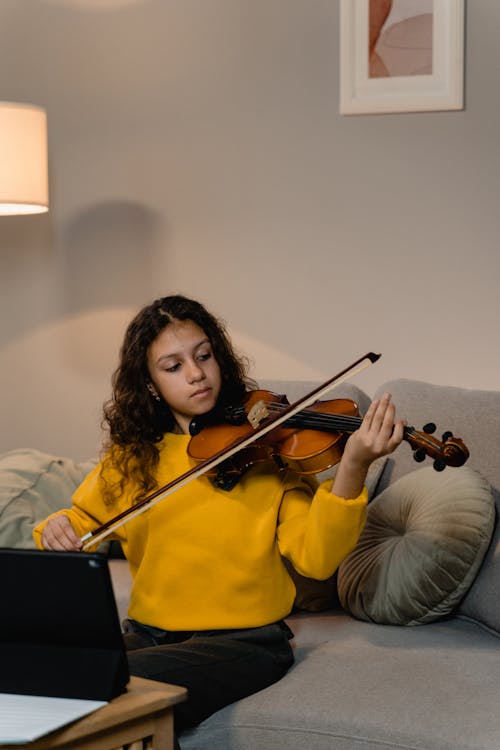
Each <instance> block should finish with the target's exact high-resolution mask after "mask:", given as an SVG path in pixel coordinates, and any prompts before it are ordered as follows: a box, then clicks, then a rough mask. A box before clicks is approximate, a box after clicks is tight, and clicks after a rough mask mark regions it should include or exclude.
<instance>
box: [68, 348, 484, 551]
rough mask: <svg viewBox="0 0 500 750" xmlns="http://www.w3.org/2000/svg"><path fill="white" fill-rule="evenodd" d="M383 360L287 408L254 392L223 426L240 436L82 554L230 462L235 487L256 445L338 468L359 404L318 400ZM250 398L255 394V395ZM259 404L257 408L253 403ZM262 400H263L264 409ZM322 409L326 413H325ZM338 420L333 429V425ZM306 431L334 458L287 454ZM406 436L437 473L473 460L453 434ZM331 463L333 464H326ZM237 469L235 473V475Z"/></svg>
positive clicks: (107, 527)
mask: <svg viewBox="0 0 500 750" xmlns="http://www.w3.org/2000/svg"><path fill="white" fill-rule="evenodd" d="M380 356H381V355H380V354H374V353H373V352H368V353H367V354H365V355H364V356H363V357H360V358H359V359H357V360H356V361H355V362H353V363H352V364H351V365H349V366H348V367H346V368H344V369H343V370H341V371H340V372H339V373H337V375H334V376H333V377H331V378H330V379H329V380H327V381H326V382H324V383H322V384H321V385H319V386H318V387H317V388H314V389H313V390H312V391H310V392H309V393H307V394H306V395H305V396H303V397H302V398H300V399H298V400H297V401H296V402H295V403H293V404H290V405H287V403H286V398H285V397H278V400H277V401H276V395H275V394H270V396H269V398H267V396H266V399H262V398H260V397H259V398H257V395H259V396H260V395H262V392H256V391H253V392H251V393H250V396H249V398H248V401H247V402H246V403H245V404H244V405H243V408H242V407H241V405H239V406H238V407H237V408H236V409H235V410H233V413H232V415H230V421H232V422H234V421H236V422H241V424H236V425H235V424H229V425H224V427H225V429H228V428H233V427H235V428H237V429H239V430H240V431H239V432H238V433H234V432H231V433H230V434H228V433H227V432H225V431H224V432H218V433H217V435H216V441H215V444H212V445H211V448H210V450H209V451H208V452H209V456H208V458H205V459H204V458H203V457H202V458H201V459H197V460H200V463H199V464H198V465H197V466H195V467H193V468H192V469H189V470H188V471H186V472H185V473H184V474H181V475H180V476H179V477H177V478H176V479H174V480H173V481H171V482H169V483H168V484H166V485H164V486H163V487H159V488H158V489H157V490H155V491H154V492H152V493H151V494H149V495H147V496H146V497H144V498H142V499H141V500H139V501H138V502H137V503H135V504H134V505H132V506H131V507H129V508H127V509H125V510H124V511H122V512H121V513H118V514H117V515H116V516H114V517H113V518H111V519H110V520H109V521H106V522H105V523H103V524H102V525H101V526H98V527H97V528H96V529H94V530H93V531H89V532H88V533H87V534H84V536H82V537H81V540H80V541H81V542H82V543H83V546H82V549H83V550H86V549H88V548H89V547H91V546H94V545H96V544H97V543H98V542H100V541H102V540H103V539H104V538H105V537H107V536H108V535H109V534H111V533H112V532H113V531H115V530H116V529H118V528H119V527H120V526H123V524H125V523H127V522H128V521H130V520H132V519H133V518H135V517H136V516H138V515H140V514H141V513H144V511H146V510H148V509H149V508H151V507H152V506H153V505H155V504H156V503H158V502H160V501H161V500H163V499H164V498H165V497H167V496H168V495H170V494H172V492H175V491H176V490H178V489H180V488H181V487H183V486H184V485H186V484H187V483H188V482H192V481H193V480H194V479H197V478H198V477H201V476H203V475H205V474H206V475H207V476H214V471H215V477H216V478H217V475H218V473H219V469H218V467H219V466H220V465H221V464H223V463H224V462H226V469H225V471H224V472H223V473H222V474H221V475H220V477H222V479H221V482H222V485H221V486H223V487H224V488H226V489H230V488H231V486H234V484H233V482H234V480H235V479H236V481H238V480H239V476H241V467H242V466H243V469H244V470H245V469H246V468H247V467H249V466H250V465H251V461H250V458H252V460H253V461H255V460H256V458H255V455H256V454H255V453H254V454H253V456H252V454H251V452H250V453H249V452H246V451H247V449H249V448H252V449H253V448H254V446H255V450H256V451H258V453H259V456H260V460H269V459H270V458H272V459H273V460H275V461H277V462H278V463H279V464H280V465H285V463H286V461H290V462H291V461H292V460H293V461H295V462H298V463H295V467H296V468H297V469H298V470H299V471H303V468H300V467H305V468H306V470H307V471H308V472H309V473H311V472H313V473H315V472H319V471H320V470H321V469H320V468H319V467H320V466H323V467H324V468H328V465H330V466H331V465H334V463H336V462H337V461H338V460H339V459H340V456H341V452H342V448H343V444H344V442H345V440H346V439H347V435H348V433H349V432H352V431H354V430H356V429H358V427H359V426H360V424H361V421H362V419H361V417H360V416H359V413H358V411H359V410H358V407H357V405H355V406H353V402H351V401H349V400H348V399H340V402H341V403H340V404H339V400H337V401H336V402H335V401H334V402H332V403H334V404H335V403H336V407H334V409H335V408H336V409H340V411H342V408H344V411H346V412H347V413H344V414H342V413H340V414H339V413H338V412H337V411H335V410H334V411H333V413H330V412H329V408H330V407H325V406H324V404H325V403H330V402H321V401H320V399H321V397H322V396H324V395H325V394H326V393H327V392H329V391H330V390H332V389H333V388H335V387H337V386H338V385H340V384H341V383H343V382H345V381H346V380H348V379H349V378H350V377H352V376H353V375H354V374H356V373H358V372H361V370H364V369H365V368H366V367H369V366H370V365H372V364H373V363H375V362H377V361H378V359H380ZM252 393H253V394H254V395H253V396H252ZM280 399H281V400H280ZM255 400H256V403H252V402H253V401H255ZM266 400H267V401H268V404H267V406H266V404H265V401H266ZM262 401H264V404H263V403H262ZM309 407H311V408H309ZM324 409H325V411H323V410H324ZM272 411H274V414H271V412H272ZM243 415H244V416H243ZM318 420H320V421H321V422H322V424H321V427H318V425H319V421H318ZM324 420H328V429H327V430H325V421H324ZM313 421H314V422H315V424H314V426H313V424H312V423H313ZM334 421H335V427H334V426H333V422H334ZM285 422H287V423H288V425H287V426H286V427H283V428H281V430H278V428H280V427H281V425H283V424H284V423H285ZM306 422H307V424H306ZM243 423H245V424H244V427H243V430H241V428H242V426H243ZM246 423H248V425H249V426H247V424H246ZM304 425H305V426H304ZM192 428H193V432H194V433H196V434H195V435H192V439H191V441H190V444H189V445H190V450H191V451H193V452H196V453H198V452H199V451H198V449H197V448H196V446H197V445H198V446H199V445H200V441H201V444H202V445H203V448H204V450H205V449H206V448H207V445H208V443H207V441H206V437H207V435H208V432H207V431H206V430H208V426H207V428H206V430H201V431H200V430H199V425H198V426H197V425H196V423H195V424H193V425H192ZM290 429H291V430H292V433H287V431H288V430H290ZM276 430H278V432H276ZM273 431H275V435H278V436H280V437H281V436H283V433H285V434H286V437H287V439H288V441H287V440H281V441H276V443H282V452H281V454H280V455H278V451H277V449H276V447H275V440H273V439H272V438H271V437H270V438H267V436H268V435H269V434H270V433H271V432H273ZM302 431H303V432H305V433H306V434H307V435H308V436H309V437H310V439H311V441H312V442H313V441H314V440H315V439H316V438H313V437H312V435H311V433H312V434H314V435H315V434H316V433H318V434H320V433H323V434H324V433H325V432H327V433H328V440H329V441H332V446H329V448H330V454H328V452H327V451H322V450H320V451H318V453H319V454H320V455H321V454H323V455H321V460H320V461H319V462H318V460H317V458H316V454H315V453H314V450H312V451H311V450H309V448H310V445H311V444H310V445H309V448H308V449H307V451H309V452H308V453H307V455H304V454H303V448H302V453H301V454H300V455H298V456H293V455H290V452H288V453H287V450H288V446H293V445H294V443H295V441H296V440H297V436H298V435H300V433H301V432H302ZM335 433H337V435H335ZM195 437H196V438H198V439H197V440H196V441H194V440H193V439H194V438H195ZM405 437H406V439H407V440H408V441H409V442H411V441H410V437H411V440H412V441H413V443H412V444H414V445H415V446H416V447H415V450H419V449H422V451H421V452H420V453H419V454H418V456H417V455H416V456H415V457H416V458H417V460H422V459H423V458H425V456H426V455H432V456H434V458H435V461H436V459H438V463H437V464H436V463H435V467H436V468H437V469H440V468H444V466H446V465H447V464H449V465H450V466H461V465H462V464H463V463H465V461H466V460H467V458H468V455H469V452H468V450H467V448H466V447H465V446H464V445H463V443H462V441H461V440H458V439H456V438H453V436H452V435H451V433H448V434H447V435H446V439H445V436H443V442H440V441H437V440H435V439H434V438H430V436H429V435H425V436H424V435H423V434H422V433H417V434H416V435H415V431H414V430H413V428H411V427H407V428H406V429H405ZM322 439H324V438H322ZM335 443H336V449H334V450H333V451H331V448H332V447H333V445H334V444H335ZM285 446H286V447H285ZM239 453H241V455H242V456H243V457H244V458H243V460H239V459H235V458H234V457H235V456H237V454H239ZM202 455H204V453H203V451H202ZM335 455H337V458H335ZM228 460H230V461H236V464H228V463H227V462H228ZM325 461H327V463H325ZM330 461H333V463H328V462H330ZM280 462H281V463H280ZM443 462H444V463H443ZM233 467H236V468H235V469H234V470H233ZM238 472H239V475H238ZM226 485H227V486H226Z"/></svg>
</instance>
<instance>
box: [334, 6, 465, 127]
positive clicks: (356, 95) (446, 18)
mask: <svg viewBox="0 0 500 750" xmlns="http://www.w3.org/2000/svg"><path fill="white" fill-rule="evenodd" d="M375 2H381V3H384V0H375ZM404 2H406V3H411V7H412V8H417V9H418V6H419V3H422V5H421V6H420V7H421V8H422V9H424V8H425V9H427V11H428V9H429V4H430V5H431V8H432V12H431V13H428V12H427V18H430V19H432V20H431V23H432V27H431V36H430V38H431V42H430V47H428V49H427V55H428V60H429V63H428V68H427V69H426V70H427V72H425V73H424V74H419V73H416V72H414V71H412V72H411V74H410V75H406V74H404V73H401V71H403V70H404V64H403V65H401V67H400V69H399V70H397V72H395V73H394V72H391V73H389V72H387V70H388V69H387V67H385V66H384V68H383V69H384V72H383V73H382V76H381V77H377V75H376V74H373V70H374V69H373V68H372V67H371V66H372V61H373V57H372V55H373V54H374V53H372V54H371V55H370V53H369V13H370V4H369V3H370V0H340V113H341V114H343V115H357V114H368V113H388V112H419V111H433V110H452V109H463V106H464V103H463V91H464V16H465V7H464V0H393V2H392V9H391V11H390V13H391V14H394V13H395V12H396V13H397V12H399V13H401V9H402V8H403V5H397V4H398V3H404ZM417 18H420V19H424V14H422V15H418V16H417V15H414V16H413V17H412V18H411V19H406V20H407V21H408V22H410V21H416V19H417ZM389 21H390V19H389V18H387V20H386V22H385V23H386V24H387V23H389ZM384 28H385V29H386V30H385V31H384V32H383V33H384V35H385V37H383V35H382V34H380V37H379V41H378V42H377V44H381V43H382V40H383V38H387V35H388V34H389V33H390V32H391V27H389V28H388V29H387V27H386V26H384ZM400 28H401V24H400ZM406 28H408V26H406ZM392 30H393V34H394V33H396V32H397V29H396V24H395V23H394V24H393V26H392ZM379 33H380V32H379ZM393 38H394V36H393ZM400 38H401V32H400ZM393 46H394V47H396V46H397V45H393ZM385 47H386V49H388V50H389V53H390V49H389V48H390V45H388V44H386V45H385ZM383 48H384V45H383V44H382V49H383ZM415 50H416V46H415ZM409 54H414V60H415V67H417V66H416V52H415V51H414V50H410V51H409ZM419 54H422V53H421V52H420V53H419ZM377 57H378V55H377ZM369 59H370V67H369ZM399 59H401V55H400V56H399ZM398 64H399V63H398Z"/></svg>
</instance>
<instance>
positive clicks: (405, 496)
mask: <svg viewBox="0 0 500 750" xmlns="http://www.w3.org/2000/svg"><path fill="white" fill-rule="evenodd" d="M494 521H495V504H494V499H493V494H492V491H491V487H490V485H489V483H488V482H487V481H486V480H485V479H483V477H481V475H480V474H478V473H477V472H476V471H474V470H473V469H471V468H469V467H466V466H464V467H461V468H459V469H451V468H450V469H447V470H445V471H444V472H443V473H439V472H436V471H434V469H432V468H430V467H429V468H425V469H420V470H418V471H414V472H412V473H411V474H407V475H406V476H404V477H402V478H401V479H399V480H397V481H396V482H394V484H392V485H391V486H390V487H388V488H387V489H385V490H384V491H383V492H382V493H381V494H380V495H379V496H378V497H377V498H375V500H373V501H372V502H371V503H370V505H369V506H368V514H367V521H366V525H365V528H364V529H363V532H362V534H361V536H360V538H359V540H358V543H357V545H356V547H355V549H354V550H353V552H352V553H351V554H350V555H349V556H348V557H347V558H346V560H344V562H343V563H342V565H341V566H340V568H339V571H338V593H339V599H340V602H341V604H342V606H343V607H344V609H346V610H347V611H348V612H350V613H351V614H352V615H353V616H354V617H357V618H358V619H361V620H368V621H372V622H378V623H385V624H392V625H417V624H419V623H426V622H431V621H432V620H436V619H438V618H439V617H443V616H444V615H447V614H449V613H450V612H451V611H452V610H453V609H454V608H455V607H456V606H457V605H458V603H459V602H460V600H461V599H462V597H463V596H464V595H465V593H466V592H467V590H468V589H469V587H470V586H471V584H472V582H473V580H474V578H475V576H476V574H477V572H478V570H479V567H480V565H481V562H482V561H483V558H484V556H485V554H486V550H487V549H488V545H489V542H490V540H491V536H492V533H493V527H494Z"/></svg>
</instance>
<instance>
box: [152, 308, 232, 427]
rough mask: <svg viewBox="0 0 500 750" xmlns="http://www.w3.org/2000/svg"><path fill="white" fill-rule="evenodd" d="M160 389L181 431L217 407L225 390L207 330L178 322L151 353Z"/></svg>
mask: <svg viewBox="0 0 500 750" xmlns="http://www.w3.org/2000/svg"><path fill="white" fill-rule="evenodd" d="M147 364H148V370H149V374H150V376H151V380H152V382H153V384H154V386H155V387H156V390H157V391H158V393H159V394H160V396H162V397H163V399H164V400H165V401H166V402H167V404H168V405H169V407H170V410H171V412H172V415H173V417H174V419H175V421H176V422H177V425H178V427H179V429H180V430H181V432H185V433H188V432H189V423H190V421H191V418H192V417H194V416H197V415H200V414H206V413H207V412H208V411H210V410H211V409H213V408H214V406H215V404H216V402H217V398H218V396H219V393H220V389H221V373H220V368H219V365H218V363H217V360H216V359H215V356H214V353H213V351H212V345H211V344H210V341H209V340H208V338H207V336H206V334H205V333H204V331H203V330H202V329H201V328H200V327H199V326H198V325H196V323H193V321H191V320H176V321H174V322H173V323H169V325H168V326H167V327H166V328H164V329H163V331H161V332H160V333H159V334H158V336H157V337H156V339H155V340H154V341H153V343H152V344H151V345H150V347H149V349H148V351H147Z"/></svg>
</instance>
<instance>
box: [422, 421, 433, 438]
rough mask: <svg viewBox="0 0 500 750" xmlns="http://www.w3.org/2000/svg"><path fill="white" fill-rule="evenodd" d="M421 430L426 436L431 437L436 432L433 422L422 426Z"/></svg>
mask: <svg viewBox="0 0 500 750" xmlns="http://www.w3.org/2000/svg"><path fill="white" fill-rule="evenodd" d="M423 430H424V432H425V433H427V435H432V433H433V432H436V425H435V424H434V422H427V424H424V426H423Z"/></svg>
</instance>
